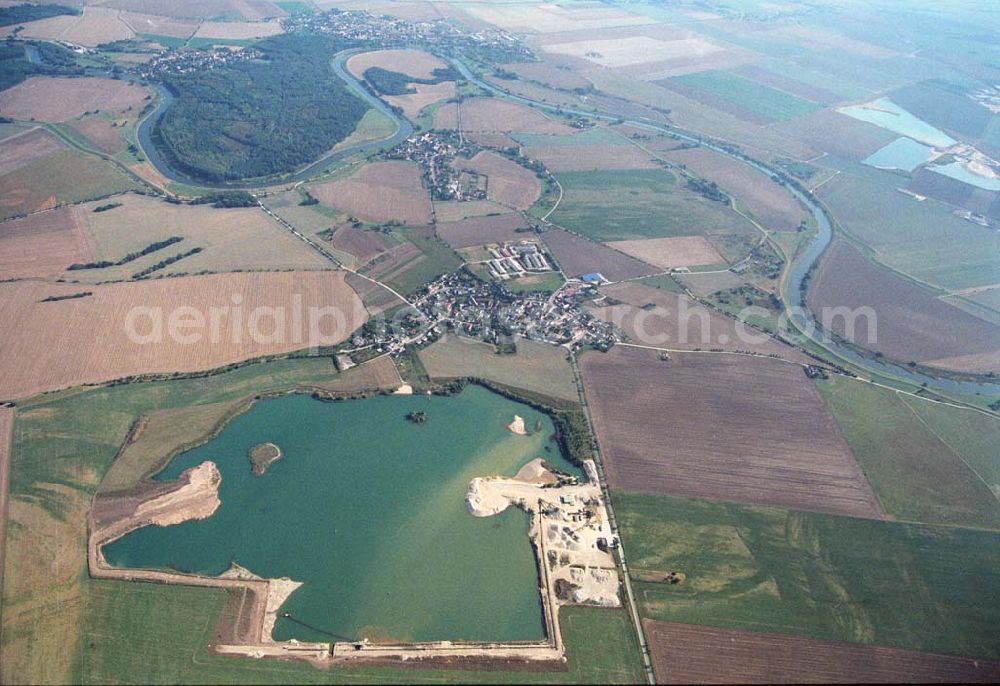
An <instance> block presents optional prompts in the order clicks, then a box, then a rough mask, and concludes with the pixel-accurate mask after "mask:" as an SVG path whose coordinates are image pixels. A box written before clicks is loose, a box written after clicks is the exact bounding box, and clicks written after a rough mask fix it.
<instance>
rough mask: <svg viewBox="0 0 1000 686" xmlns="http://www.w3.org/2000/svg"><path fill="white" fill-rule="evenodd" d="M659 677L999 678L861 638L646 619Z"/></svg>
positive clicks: (969, 665) (966, 663)
mask: <svg viewBox="0 0 1000 686" xmlns="http://www.w3.org/2000/svg"><path fill="white" fill-rule="evenodd" d="M643 627H644V629H645V631H646V636H647V638H648V640H649V642H650V645H651V648H652V653H653V668H654V670H655V671H656V673H657V675H658V679H659V683H664V684H694V683H761V684H772V683H845V682H853V683H858V682H862V681H864V682H867V683H896V682H899V683H918V682H919V683H931V682H938V681H943V682H963V683H969V682H981V683H989V682H993V681H996V679H998V678H1000V663H997V662H990V661H986V660H982V661H981V660H974V659H972V658H968V657H953V656H950V655H934V654H931V653H917V652H913V651H908V650H899V649H898V648H883V647H881V646H869V645H864V644H858V643H844V642H838V641H821V640H818V639H815V638H801V637H799V636H787V635H782V634H768V633H762V632H757V631H744V630H739V629H720V628H716V627H702V626H695V625H693V624H678V623H676V622H656V621H652V620H646V621H645V622H644V623H643Z"/></svg>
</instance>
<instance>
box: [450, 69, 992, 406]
mask: <svg viewBox="0 0 1000 686" xmlns="http://www.w3.org/2000/svg"><path fill="white" fill-rule="evenodd" d="M452 63H453V64H454V65H455V68H456V69H457V70H458V71H459V72H460V73H461V74H462V76H464V77H465V78H466V79H467V80H469V81H470V82H472V83H475V84H476V85H477V86H479V87H480V88H483V89H485V90H487V91H489V92H490V93H493V94H494V95H498V96H501V97H504V98H507V99H509V100H513V101H515V102H519V103H521V104H523V105H528V106H529V107H536V108H538V109H543V110H548V111H550V112H556V111H559V112H562V113H564V114H570V115H577V116H584V117H590V118H594V119H600V120H603V121H622V122H624V123H626V124H631V125H632V126H636V127H641V128H645V129H648V130H651V131H656V132H659V133H667V134H670V135H672V136H677V137H678V138H679V139H681V140H684V141H688V142H691V143H698V144H699V145H702V146H704V147H706V148H709V149H710V150H713V151H715V152H718V153H720V154H722V155H726V156H727V157H731V158H732V159H734V160H737V161H738V162H742V163H744V164H748V165H750V166H751V167H754V168H755V169H757V170H759V171H761V172H763V173H765V174H767V175H768V176H774V175H775V174H777V172H776V171H775V170H773V169H770V168H769V167H767V165H764V164H762V163H760V162H756V161H753V160H748V159H746V158H744V157H742V156H740V155H734V154H733V153H731V152H729V151H727V150H725V149H724V148H721V147H719V146H716V145H713V144H711V143H708V142H705V141H703V140H702V139H701V138H699V137H697V136H693V135H691V134H689V133H685V132H684V131H683V130H680V129H676V128H674V127H671V126H664V125H663V124H659V123H656V122H653V121H652V120H647V119H628V118H625V117H619V116H615V115H609V114H600V113H598V112H593V111H587V110H578V109H573V108H571V107H559V106H557V105H552V104H549V103H544V102H539V101H537V100H531V99H530V98H525V97H523V96H520V95H516V94H514V93H511V92H510V91H508V90H506V89H503V88H500V87H498V86H495V85H493V84H491V83H488V82H486V81H483V80H482V79H480V78H479V77H477V76H476V75H475V74H473V73H472V72H471V71H470V70H469V68H468V67H467V66H466V65H465V63H464V62H462V61H461V60H459V59H457V58H453V59H452ZM787 188H788V190H789V191H790V192H791V193H792V194H793V195H794V196H795V197H796V198H798V199H799V200H800V201H801V202H802V203H803V204H804V205H805V206H806V207H808V208H809V210H810V212H812V215H813V218H814V219H815V220H816V225H817V227H818V228H819V231H818V233H817V235H816V237H815V238H814V239H813V240H812V242H811V243H810V244H809V245H808V246H807V247H806V249H805V250H803V251H802V253H801V254H800V255H799V256H798V257H797V258H795V260H794V261H793V262H792V264H791V266H790V268H789V269H788V270H787V271H786V273H785V275H784V276H783V279H782V286H781V299H782V303H783V305H784V307H785V312H786V315H787V316H788V318H789V319H790V321H791V322H792V323H793V324H794V325H795V327H796V328H797V329H799V331H801V332H803V333H804V334H805V335H806V336H808V337H809V339H810V340H812V341H813V342H815V343H816V344H818V345H820V346H821V347H823V348H824V349H826V350H827V351H829V352H831V353H833V355H835V356H836V357H839V358H841V359H842V360H845V361H848V362H850V363H851V364H852V365H854V366H855V367H858V368H861V369H863V370H865V371H867V372H869V373H871V374H874V375H876V376H880V377H883V378H888V379H896V380H904V381H907V382H909V383H912V384H916V385H921V384H926V385H927V386H928V387H930V388H936V389H940V390H942V391H951V392H957V393H984V394H986V393H988V394H994V393H1000V384H998V383H986V382H983V383H980V382H973V381H958V380H956V379H950V378H942V377H936V376H930V375H928V374H923V373H921V372H918V371H914V370H912V369H909V368H907V367H904V366H901V365H897V364H892V363H890V362H881V361H878V360H873V359H870V358H868V357H864V356H863V355H861V354H859V353H858V352H857V351H855V350H853V349H851V348H848V347H846V346H844V345H841V344H839V343H837V342H835V341H832V340H827V339H825V338H821V337H820V336H818V335H817V333H816V330H817V327H816V324H815V322H814V320H813V318H812V315H811V314H810V313H808V311H806V310H804V308H801V307H800V306H799V305H798V303H799V293H801V291H802V282H803V280H804V279H805V277H806V275H807V274H808V273H809V271H810V269H812V267H813V266H814V265H815V264H816V262H817V261H818V260H819V258H820V256H821V255H822V254H823V252H824V251H825V250H826V248H827V246H829V245H830V241H831V240H832V238H833V227H832V226H831V224H830V221H829V219H828V218H827V216H826V213H825V212H824V211H823V208H822V207H821V206H820V205H819V203H818V202H817V201H816V200H815V199H814V198H813V197H812V196H811V195H810V194H808V193H803V192H802V191H800V190H799V189H797V188H794V187H792V186H787Z"/></svg>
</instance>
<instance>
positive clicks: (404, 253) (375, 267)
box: [362, 241, 422, 281]
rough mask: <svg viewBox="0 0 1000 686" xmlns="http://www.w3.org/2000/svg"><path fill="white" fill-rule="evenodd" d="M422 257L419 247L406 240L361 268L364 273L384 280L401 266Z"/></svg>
mask: <svg viewBox="0 0 1000 686" xmlns="http://www.w3.org/2000/svg"><path fill="white" fill-rule="evenodd" d="M421 257H422V255H421V253H420V248H418V247H417V246H415V245H414V244H413V243H410V242H409V241H407V242H406V243H400V244H399V245H397V246H396V247H394V248H393V249H392V250H389V251H388V252H386V253H385V254H384V255H381V256H379V257H377V258H376V259H375V260H373V261H372V262H371V263H370V264H368V265H366V266H365V267H363V268H362V271H363V272H364V273H365V275H367V276H370V277H371V278H373V279H378V280H379V281H385V279H386V277H387V276H388V275H391V274H394V273H396V272H397V271H398V270H400V269H401V268H402V267H405V266H407V265H408V264H409V263H410V262H413V261H414V260H419V259H420V258H421Z"/></svg>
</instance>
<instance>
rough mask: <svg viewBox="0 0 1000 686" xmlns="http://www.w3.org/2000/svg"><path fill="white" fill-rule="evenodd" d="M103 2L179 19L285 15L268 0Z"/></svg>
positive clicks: (110, 5) (132, 0)
mask: <svg viewBox="0 0 1000 686" xmlns="http://www.w3.org/2000/svg"><path fill="white" fill-rule="evenodd" d="M103 5H104V6H105V7H114V8H118V9H124V10H131V11H133V12H144V13H147V14H157V15H161V16H165V17H178V18H181V19H209V18H211V17H220V16H232V17H235V18H237V19H243V20H245V21H261V20H263V19H266V18H267V17H284V16H286V15H287V13H286V12H285V11H284V10H282V9H281V8H280V7H279V6H278V5H277V4H276V3H274V2H270V0H109V1H108V2H104V3H103Z"/></svg>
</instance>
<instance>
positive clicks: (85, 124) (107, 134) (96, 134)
mask: <svg viewBox="0 0 1000 686" xmlns="http://www.w3.org/2000/svg"><path fill="white" fill-rule="evenodd" d="M70 126H72V127H73V128H74V129H76V130H77V131H79V132H80V133H82V134H83V135H84V136H86V137H87V138H88V139H89V140H90V141H91V142H92V143H94V145H95V146H96V147H97V149H98V150H100V151H101V152H106V153H108V154H109V155H115V154H117V153H120V152H121V151H122V150H124V149H125V141H124V140H122V136H121V129H119V128H118V127H115V126H112V125H111V122H110V121H108V120H107V119H101V118H100V117H92V118H90V119H83V120H80V121H74V122H71V123H70Z"/></svg>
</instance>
